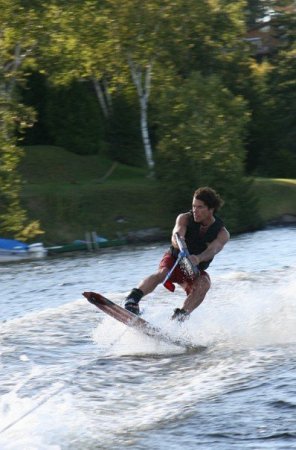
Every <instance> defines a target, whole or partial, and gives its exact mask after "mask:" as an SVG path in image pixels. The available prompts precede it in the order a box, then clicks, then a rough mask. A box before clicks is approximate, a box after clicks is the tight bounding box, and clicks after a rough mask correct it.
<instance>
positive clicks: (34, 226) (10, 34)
mask: <svg viewBox="0 0 296 450" xmlns="http://www.w3.org/2000/svg"><path fill="white" fill-rule="evenodd" d="M0 9H1V19H2V20H1V30H0V232H1V234H3V235H5V236H11V237H19V238H24V239H26V238H31V237H34V236H36V235H38V234H39V233H41V230H40V228H39V224H38V222H37V221H36V222H31V223H30V222H29V220H28V218H27V213H26V211H25V210H24V209H23V207H22V205H21V199H20V191H21V179H20V176H19V175H18V172H17V169H18V164H19V162H20V158H21V157H22V151H21V149H19V148H18V147H17V134H18V133H21V132H22V131H23V130H24V129H25V128H26V127H28V126H30V125H31V123H32V120H33V118H34V115H33V112H32V110H30V109H29V108H26V107H25V106H24V105H23V104H22V103H21V102H20V101H19V99H18V96H17V87H18V86H19V85H20V84H21V83H23V80H24V73H25V70H26V68H27V67H28V66H29V65H30V64H33V63H34V56H33V55H34V49H35V47H36V42H37V41H36V36H37V34H38V33H37V28H38V27H39V25H38V15H37V14H36V12H35V11H34V10H32V9H30V8H27V7H25V6H23V4H22V2H20V1H16V0H15V1H7V0H1V2H0Z"/></svg>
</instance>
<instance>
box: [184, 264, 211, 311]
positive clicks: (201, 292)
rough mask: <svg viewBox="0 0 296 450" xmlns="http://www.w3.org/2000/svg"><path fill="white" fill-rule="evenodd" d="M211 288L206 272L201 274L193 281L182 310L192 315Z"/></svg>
mask: <svg viewBox="0 0 296 450" xmlns="http://www.w3.org/2000/svg"><path fill="white" fill-rule="evenodd" d="M210 287H211V280H210V277H209V275H208V274H207V273H206V272H202V273H201V274H200V275H199V277H197V278H196V280H194V282H193V284H192V289H191V292H190V293H189V295H188V296H187V298H186V300H185V302H184V305H183V309H185V311H187V312H189V314H190V313H192V311H193V310H194V309H196V308H197V307H198V306H199V305H200V304H201V303H202V302H203V300H204V298H205V296H206V294H207V292H208V290H209V289H210Z"/></svg>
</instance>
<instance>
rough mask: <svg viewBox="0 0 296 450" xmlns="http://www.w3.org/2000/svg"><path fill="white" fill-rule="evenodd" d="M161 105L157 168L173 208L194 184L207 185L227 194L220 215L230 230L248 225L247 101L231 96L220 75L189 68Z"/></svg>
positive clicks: (251, 213) (183, 200)
mask: <svg viewBox="0 0 296 450" xmlns="http://www.w3.org/2000/svg"><path fill="white" fill-rule="evenodd" d="M176 85H177V83H176ZM160 107H161V115H160V123H159V133H160V136H161V138H160V141H159V144H158V165H157V167H158V173H159V176H160V179H161V180H163V181H164V182H165V186H166V190H167V193H168V195H169V197H170V200H171V202H172V205H173V208H174V211H175V212H177V211H179V212H180V206H181V207H182V208H184V205H186V202H188V199H190V198H191V194H192V191H193V190H194V189H195V188H196V187H198V186H202V185H209V186H212V187H214V188H216V189H217V190H218V191H219V192H221V193H222V195H223V196H224V197H225V199H226V202H227V207H226V208H225V212H224V215H225V217H226V218H227V223H228V226H229V227H230V229H240V228H241V229H243V228H245V229H247V227H248V226H249V225H250V224H251V223H253V220H254V214H255V213H256V209H255V205H253V207H252V208H251V209H250V208H249V209H248V214H247V215H246V214H245V211H244V208H245V205H246V202H247V201H248V202H249V200H248V194H247V191H249V187H248V189H246V183H245V181H244V159H245V149H244V134H245V127H246V123H247V121H248V113H247V109H246V104H245V101H244V100H243V99H242V98H241V97H239V96H236V97H235V96H233V95H232V94H231V92H230V91H229V90H228V89H226V88H225V87H224V86H223V84H222V83H221V81H220V79H219V77H218V76H216V75H213V76H210V77H204V76H202V75H201V74H199V73H192V75H191V76H190V77H189V78H188V79H187V80H185V81H183V82H182V83H181V82H180V83H179V86H178V88H175V87H174V88H173V87H172V88H171V89H170V90H168V91H167V92H166V93H165V94H164V96H163V98H162V99H161V105H160ZM188 207H190V204H188ZM242 211H244V222H241V217H240V216H241V213H242ZM246 216H248V217H246Z"/></svg>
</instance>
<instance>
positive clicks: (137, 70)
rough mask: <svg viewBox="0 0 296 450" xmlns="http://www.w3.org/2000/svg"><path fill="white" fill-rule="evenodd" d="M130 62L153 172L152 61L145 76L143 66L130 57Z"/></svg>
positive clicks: (150, 169)
mask: <svg viewBox="0 0 296 450" xmlns="http://www.w3.org/2000/svg"><path fill="white" fill-rule="evenodd" d="M128 62H129V66H130V70H131V75H132V79H133V82H134V84H135V86H136V89H137V93H138V97H139V103H140V111H141V133H142V139H143V145H144V151H145V157H146V162H147V166H148V169H149V171H150V173H151V174H153V169H154V159H153V153H152V147H151V142H150V136H149V128H148V99H149V94H150V85H151V71H152V63H149V64H148V65H147V66H146V67H145V71H144V76H142V69H141V67H140V66H139V65H137V64H135V63H134V62H133V61H132V59H131V58H130V57H129V58H128Z"/></svg>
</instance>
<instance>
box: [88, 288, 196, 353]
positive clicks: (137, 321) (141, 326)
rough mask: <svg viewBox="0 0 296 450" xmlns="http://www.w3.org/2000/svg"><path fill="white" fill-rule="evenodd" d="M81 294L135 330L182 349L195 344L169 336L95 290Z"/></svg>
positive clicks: (190, 347)
mask: <svg viewBox="0 0 296 450" xmlns="http://www.w3.org/2000/svg"><path fill="white" fill-rule="evenodd" d="M83 295H84V297H85V298H87V300H88V301H89V302H90V303H92V304H93V305H95V306H96V307H97V308H99V309H100V310H101V311H103V312H104V313H106V314H108V315H109V316H111V317H113V319H116V320H118V321H119V322H122V323H124V324H125V325H127V326H128V327H131V328H134V329H136V330H139V331H140V332H141V333H143V334H145V335H147V336H149V337H151V338H153V339H157V340H159V341H162V342H166V343H167V344H173V345H176V346H179V347H182V348H183V349H184V348H185V349H192V348H193V347H194V348H195V346H192V345H190V344H188V343H187V342H185V341H183V340H182V339H178V338H175V337H172V336H169V335H167V334H165V333H164V332H163V331H161V329H160V328H158V327H155V326H154V325H151V324H150V323H149V322H147V321H146V320H144V319H142V318H141V317H139V316H137V315H136V314H133V313H132V312H130V311H127V310H126V309H124V308H122V307H121V306H119V305H117V304H116V303H113V302H112V301H111V300H109V299H108V298H106V297H103V295H101V294H98V293H96V292H83Z"/></svg>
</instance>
